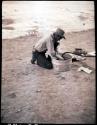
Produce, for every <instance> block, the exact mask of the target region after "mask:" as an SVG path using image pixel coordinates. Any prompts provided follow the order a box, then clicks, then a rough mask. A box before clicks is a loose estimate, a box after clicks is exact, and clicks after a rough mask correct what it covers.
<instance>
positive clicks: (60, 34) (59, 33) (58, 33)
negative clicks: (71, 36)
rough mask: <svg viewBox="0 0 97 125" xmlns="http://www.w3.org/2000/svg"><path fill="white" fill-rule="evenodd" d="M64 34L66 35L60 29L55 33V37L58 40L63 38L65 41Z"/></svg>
mask: <svg viewBox="0 0 97 125" xmlns="http://www.w3.org/2000/svg"><path fill="white" fill-rule="evenodd" d="M64 33H65V32H64V30H62V29H60V28H58V29H57V30H56V31H55V32H54V35H55V38H56V40H60V39H62V38H64V39H65V36H64Z"/></svg>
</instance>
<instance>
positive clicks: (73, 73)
mask: <svg viewBox="0 0 97 125" xmlns="http://www.w3.org/2000/svg"><path fill="white" fill-rule="evenodd" d="M66 38H67V40H65V41H63V42H61V47H60V48H61V50H63V51H72V50H74V48H76V47H80V48H83V49H85V50H86V51H89V52H90V51H93V50H94V49H95V34H94V30H88V31H82V32H74V33H68V34H66ZM38 39H40V37H37V35H29V36H25V37H19V38H15V39H11V40H8V39H6V40H2V85H1V87H2V95H1V115H2V121H1V122H2V123H83V124H85V123H94V122H95V58H94V57H91V58H90V57H87V59H86V60H85V61H83V62H74V63H73V64H72V68H71V70H70V71H67V72H55V71H54V70H47V69H44V68H41V67H39V66H37V65H32V64H31V63H30V60H31V53H32V47H33V44H34V43H35V42H37V40H38ZM82 65H85V66H86V65H88V66H89V67H91V69H92V70H93V72H92V73H91V74H87V73H85V72H83V71H81V72H78V71H77V69H78V68H79V67H80V66H82Z"/></svg>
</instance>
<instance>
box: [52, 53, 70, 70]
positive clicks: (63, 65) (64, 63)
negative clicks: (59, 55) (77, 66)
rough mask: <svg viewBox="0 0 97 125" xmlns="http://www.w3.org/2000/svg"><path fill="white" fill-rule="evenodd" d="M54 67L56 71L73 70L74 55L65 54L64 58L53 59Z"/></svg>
mask: <svg viewBox="0 0 97 125" xmlns="http://www.w3.org/2000/svg"><path fill="white" fill-rule="evenodd" d="M52 62H53V68H54V70H55V71H59V72H66V71H70V70H71V64H72V56H71V55H69V54H64V60H56V59H53V60H52Z"/></svg>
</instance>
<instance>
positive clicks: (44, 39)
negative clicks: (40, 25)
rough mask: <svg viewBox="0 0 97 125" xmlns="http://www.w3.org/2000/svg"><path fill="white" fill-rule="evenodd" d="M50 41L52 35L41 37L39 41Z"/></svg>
mask: <svg viewBox="0 0 97 125" xmlns="http://www.w3.org/2000/svg"><path fill="white" fill-rule="evenodd" d="M49 40H50V41H51V40H52V34H47V35H45V36H43V37H42V38H41V39H40V40H39V41H45V42H46V41H49Z"/></svg>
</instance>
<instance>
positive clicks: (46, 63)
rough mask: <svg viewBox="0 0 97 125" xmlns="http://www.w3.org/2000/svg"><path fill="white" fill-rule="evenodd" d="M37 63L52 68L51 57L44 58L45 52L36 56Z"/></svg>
mask: <svg viewBox="0 0 97 125" xmlns="http://www.w3.org/2000/svg"><path fill="white" fill-rule="evenodd" d="M37 65H39V66H40V67H43V68H46V69H52V68H53V64H52V61H51V57H50V56H49V57H48V58H46V56H45V54H40V55H39V56H38V58H37Z"/></svg>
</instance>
